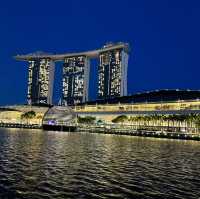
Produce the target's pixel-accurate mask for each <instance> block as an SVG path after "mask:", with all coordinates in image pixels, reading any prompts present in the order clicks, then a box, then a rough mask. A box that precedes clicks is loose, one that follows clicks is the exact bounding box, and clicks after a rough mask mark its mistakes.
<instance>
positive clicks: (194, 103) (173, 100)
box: [71, 89, 200, 121]
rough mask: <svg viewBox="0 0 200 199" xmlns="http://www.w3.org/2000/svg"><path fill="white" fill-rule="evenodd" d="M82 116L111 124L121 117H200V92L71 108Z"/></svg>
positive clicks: (142, 96)
mask: <svg viewBox="0 0 200 199" xmlns="http://www.w3.org/2000/svg"><path fill="white" fill-rule="evenodd" d="M71 108H72V109H73V110H74V111H75V112H76V114H78V115H79V116H93V117H96V118H97V120H98V119H100V120H107V121H111V120H112V119H113V118H115V117H116V116H119V115H126V116H143V115H175V114H179V115H188V114H194V115H195V114H200V91H198V90H178V89H177V90H167V89H166V90H156V91H148V92H143V93H137V94H134V95H130V96H123V97H115V98H111V99H102V100H96V101H90V102H87V103H82V104H77V105H76V106H72V107H71Z"/></svg>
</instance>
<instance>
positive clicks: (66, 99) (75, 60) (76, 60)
mask: <svg viewBox="0 0 200 199" xmlns="http://www.w3.org/2000/svg"><path fill="white" fill-rule="evenodd" d="M89 71H90V62H89V59H88V57H86V56H84V55H82V56H74V57H67V58H65V59H64V64H63V82H62V83H63V88H62V105H73V104H78V103H83V102H86V101H88V90H89V89H88V86H89Z"/></svg>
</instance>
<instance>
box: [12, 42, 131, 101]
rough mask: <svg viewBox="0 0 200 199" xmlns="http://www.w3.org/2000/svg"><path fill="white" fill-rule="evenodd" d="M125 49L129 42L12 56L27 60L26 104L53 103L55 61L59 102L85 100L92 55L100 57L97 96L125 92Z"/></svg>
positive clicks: (113, 95)
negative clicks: (77, 50) (59, 80)
mask: <svg viewBox="0 0 200 199" xmlns="http://www.w3.org/2000/svg"><path fill="white" fill-rule="evenodd" d="M128 52H129V45H128V44H127V43H122V42H120V43H116V44H107V45H105V46H103V48H101V49H98V50H92V51H86V52H80V53H66V54H55V55H53V54H45V53H42V52H37V53H33V54H28V55H17V56H16V57H15V58H16V59H17V60H21V61H28V62H29V69H28V94H27V100H28V104H52V95H53V83H54V68H55V62H57V61H62V62H63V76H62V98H61V99H62V105H74V104H78V103H84V102H87V101H88V94H89V77H90V59H93V58H97V59H99V65H98V99H106V98H112V97H117V96H125V95H127V68H128Z"/></svg>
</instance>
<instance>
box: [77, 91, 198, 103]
mask: <svg viewBox="0 0 200 199" xmlns="http://www.w3.org/2000/svg"><path fill="white" fill-rule="evenodd" d="M178 100H200V90H189V89H188V90H180V89H164V90H155V91H147V92H142V93H136V94H133V95H129V96H123V97H115V98H112V99H104V100H96V101H91V102H87V103H86V104H88V105H93V104H106V103H107V104H115V103H145V102H167V101H178ZM80 105H81V104H80Z"/></svg>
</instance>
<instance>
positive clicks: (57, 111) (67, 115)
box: [43, 106, 76, 125]
mask: <svg viewBox="0 0 200 199" xmlns="http://www.w3.org/2000/svg"><path fill="white" fill-rule="evenodd" d="M75 117H76V115H75V113H74V112H73V111H72V110H71V108H69V107H64V106H53V107H52V108H50V109H49V110H48V111H47V113H46V114H45V116H44V118H43V124H48V125H59V124H66V123H69V122H71V121H73V120H74V119H75Z"/></svg>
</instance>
